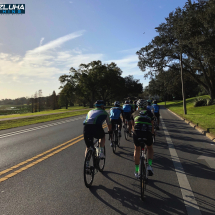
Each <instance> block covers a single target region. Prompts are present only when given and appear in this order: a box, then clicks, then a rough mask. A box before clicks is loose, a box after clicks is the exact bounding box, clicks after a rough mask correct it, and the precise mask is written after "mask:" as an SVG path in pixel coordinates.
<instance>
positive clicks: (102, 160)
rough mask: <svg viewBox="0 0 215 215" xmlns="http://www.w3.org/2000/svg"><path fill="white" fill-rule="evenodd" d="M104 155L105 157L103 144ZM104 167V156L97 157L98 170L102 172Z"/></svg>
mask: <svg viewBox="0 0 215 215" xmlns="http://www.w3.org/2000/svg"><path fill="white" fill-rule="evenodd" d="M104 155H105V157H106V152H105V146H104ZM104 168H105V158H99V165H98V169H99V172H102V171H103V170H104Z"/></svg>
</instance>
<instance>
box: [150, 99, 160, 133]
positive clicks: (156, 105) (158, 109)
mask: <svg viewBox="0 0 215 215" xmlns="http://www.w3.org/2000/svg"><path fill="white" fill-rule="evenodd" d="M153 103H154V104H153V105H152V106H153V107H154V114H155V116H156V117H157V120H158V126H157V130H159V122H160V106H159V105H158V104H157V101H156V100H155V101H154V102H153Z"/></svg>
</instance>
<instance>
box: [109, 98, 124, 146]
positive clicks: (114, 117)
mask: <svg viewBox="0 0 215 215" xmlns="http://www.w3.org/2000/svg"><path fill="white" fill-rule="evenodd" d="M121 114H123V110H122V108H120V102H119V101H115V102H114V107H112V108H111V109H110V119H111V124H112V128H113V124H117V125H119V136H120V137H121V129H122V120H121V118H120V115H121ZM110 145H111V146H113V144H112V142H111V144H110Z"/></svg>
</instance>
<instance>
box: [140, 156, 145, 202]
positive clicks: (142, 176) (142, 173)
mask: <svg viewBox="0 0 215 215" xmlns="http://www.w3.org/2000/svg"><path fill="white" fill-rule="evenodd" d="M145 182H146V167H145V164H144V157H142V156H141V159H140V195H141V199H142V200H144V191H145V188H146V184H145Z"/></svg>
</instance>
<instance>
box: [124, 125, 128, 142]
mask: <svg viewBox="0 0 215 215" xmlns="http://www.w3.org/2000/svg"><path fill="white" fill-rule="evenodd" d="M124 134H125V139H126V140H128V126H127V124H125V128H124Z"/></svg>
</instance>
